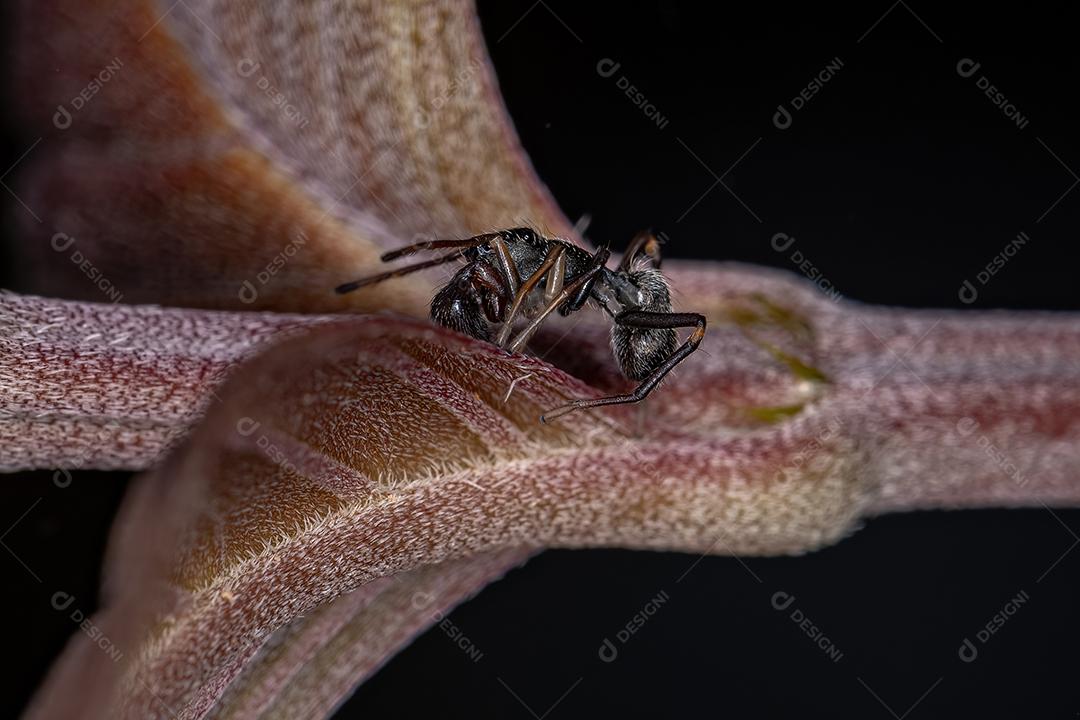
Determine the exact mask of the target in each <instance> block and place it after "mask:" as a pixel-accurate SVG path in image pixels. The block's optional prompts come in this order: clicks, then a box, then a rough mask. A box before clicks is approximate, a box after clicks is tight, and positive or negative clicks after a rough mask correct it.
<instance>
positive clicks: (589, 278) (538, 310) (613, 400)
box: [337, 228, 705, 421]
mask: <svg viewBox="0 0 1080 720" xmlns="http://www.w3.org/2000/svg"><path fill="white" fill-rule="evenodd" d="M438 248H456V250H455V251H454V252H453V253H450V254H449V255H445V256H442V257H439V258H436V259H434V260H428V261H425V262H421V263H416V264H414V265H409V266H406V267H402V268H399V269H397V270H391V271H388V272H385V273H381V274H379V275H373V276H371V277H367V278H363V279H361V280H357V281H354V282H351V283H346V284H344V285H341V286H339V287H338V288H337V292H339V293H346V292H351V291H353V290H356V289H358V288H360V287H363V286H365V285H370V284H373V283H376V282H382V281H384V280H388V279H390V278H392V277H398V276H400V275H405V274H407V273H410V272H414V271H416V270H421V269H423V268H427V267H433V266H435V265H440V264H442V263H446V262H450V261H452V260H458V259H461V260H465V262H466V264H465V265H464V266H463V267H462V268H461V269H460V270H458V272H457V273H456V274H455V275H454V277H453V278H451V280H450V281H449V282H448V283H447V284H446V285H445V286H443V288H442V289H440V290H439V292H438V293H436V295H435V297H434V298H433V299H432V301H431V319H432V320H434V321H435V322H436V323H438V324H440V325H443V326H445V327H448V328H450V329H452V330H456V331H458V332H461V333H464V334H466V335H470V336H472V337H475V338H478V339H480V340H485V341H488V342H494V343H495V344H497V345H499V346H500V347H502V348H504V349H506V350H509V351H511V352H518V351H521V350H522V349H523V348H524V347H525V345H526V343H527V342H528V340H529V338H531V337H532V335H533V333H535V332H536V330H537V329H539V327H540V325H541V324H542V323H543V321H544V319H545V318H546V317H547V316H548V315H550V314H551V313H552V312H555V311H556V310H557V311H558V312H559V313H560V314H562V315H569V314H570V313H572V312H575V311H577V310H580V309H581V308H582V307H583V306H584V305H585V304H586V303H588V302H592V303H593V304H594V305H596V306H597V307H599V308H600V309H601V310H603V311H604V312H606V313H607V314H608V315H610V316H611V318H612V319H613V324H612V330H611V348H612V353H613V354H614V356H615V359H616V362H618V364H619V368H620V370H622V372H623V374H624V375H625V376H626V377H627V378H629V379H631V380H635V381H638V382H639V385H638V387H637V389H636V390H634V391H633V392H632V393H629V394H626V395H614V396H611V397H604V398H595V399H584V400H575V401H573V402H570V403H568V404H566V405H563V406H561V407H559V408H556V409H554V410H553V411H551V412H549V413H546V414H545V415H544V416H541V420H542V421H547V420H552V419H554V418H555V417H558V416H559V415H563V414H565V413H567V412H571V411H573V410H577V409H581V408H587V407H596V406H600V405H615V404H622V403H632V402H638V401H640V400H642V399H644V398H645V396H646V395H648V394H649V392H651V391H652V389H653V388H654V387H656V385H657V384H658V383H659V382H660V380H662V379H663V377H664V376H665V375H666V374H667V373H668V372H670V371H671V369H672V368H673V367H675V365H677V364H678V363H679V362H681V361H682V360H683V359H684V358H685V357H686V356H687V355H689V354H690V353H691V352H693V351H694V350H696V349H697V347H698V345H699V344H700V343H701V339H702V338H703V337H704V334H705V318H704V316H702V315H699V314H696V313H674V312H672V311H671V291H670V289H669V287H668V284H667V280H666V279H665V278H664V276H663V274H662V273H661V272H660V270H659V266H660V252H659V241H658V240H657V239H656V238H655V236H653V235H652V234H651V233H639V234H638V235H637V236H636V237H635V238H634V240H633V241H632V242H631V244H630V247H629V249H628V250H627V252H626V254H625V255H624V256H623V258H622V261H621V262H620V264H619V267H618V268H616V269H615V270H611V269H609V268H607V267H606V263H607V260H608V257H609V255H610V252H609V250H608V248H606V247H602V248H600V249H599V250H597V251H596V252H595V253H590V252H588V251H587V250H585V249H584V248H581V247H579V246H577V245H575V244H573V243H571V242H568V241H566V240H562V239H559V238H547V237H544V236H543V235H541V234H540V233H537V232H535V231H533V230H531V229H529V228H514V229H510V230H501V231H499V232H494V233H488V234H485V235H477V236H475V237H471V238H467V239H464V240H434V241H430V242H427V243H419V244H416V245H410V246H408V247H404V248H401V249H399V250H394V251H392V252H389V253H386V254H385V255H383V257H382V259H383V260H384V261H390V260H394V259H396V258H398V257H402V256H404V255H411V254H413V253H416V252H421V251H424V250H434V249H438ZM642 256H644V259H645V260H646V262H644V263H642V262H638V260H639V259H642ZM650 262H651V267H650V266H649V263H650ZM520 319H524V320H526V321H528V324H527V325H526V327H525V328H524V329H523V330H521V331H520V332H519V333H518V334H517V335H516V336H514V337H513V338H511V335H512V333H513V331H514V328H515V324H516V323H517V321H518V320H520ZM680 327H693V328H694V332H693V333H692V334H691V336H690V337H689V338H688V339H687V341H686V342H684V343H683V344H682V346H679V343H678V337H677V335H676V333H675V329H676V328H680Z"/></svg>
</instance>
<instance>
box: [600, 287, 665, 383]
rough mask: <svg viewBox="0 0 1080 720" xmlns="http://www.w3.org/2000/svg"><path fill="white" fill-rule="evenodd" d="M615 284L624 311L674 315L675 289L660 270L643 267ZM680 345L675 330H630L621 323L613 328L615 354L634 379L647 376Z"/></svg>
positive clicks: (637, 328) (612, 349)
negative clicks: (672, 299) (673, 297)
mask: <svg viewBox="0 0 1080 720" xmlns="http://www.w3.org/2000/svg"><path fill="white" fill-rule="evenodd" d="M613 285H614V286H615V292H616V297H617V298H618V300H619V303H620V305H622V308H623V310H642V311H645V312H655V313H670V312H671V289H670V288H669V287H668V283H667V279H666V278H665V277H664V276H663V274H662V273H661V272H660V271H659V270H656V269H654V268H641V269H637V270H630V271H628V272H622V273H617V274H615V282H614V283H613ZM677 346H678V336H677V335H676V334H675V331H674V330H673V329H671V328H641V327H627V326H626V325H620V324H618V323H616V324H615V325H613V326H612V328H611V351H612V353H613V354H614V355H615V359H616V361H617V362H618V363H619V367H620V368H621V369H622V371H623V374H624V375H626V377H628V378H630V379H631V380H641V379H643V378H645V377H647V376H648V375H649V373H651V372H652V371H653V370H655V369H656V368H657V367H659V366H660V364H661V363H663V362H664V361H665V360H667V359H668V357H670V356H671V354H672V353H673V352H675V348H676V347H677Z"/></svg>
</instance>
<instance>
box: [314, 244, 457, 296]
mask: <svg viewBox="0 0 1080 720" xmlns="http://www.w3.org/2000/svg"><path fill="white" fill-rule="evenodd" d="M462 257H465V249H464V248H463V249H461V250H458V251H457V252H452V253H450V254H449V255H443V256H442V257H438V258H435V259H434V260H425V261H424V262H420V263H416V264H414V265H406V266H405V267H399V268H397V269H396V270H388V271H387V272H384V273H379V274H378V275H371V276H369V277H366V278H361V279H359V280H353V281H352V282H347V283H344V284H343V285H338V286H337V287H336V288H334V292H336V293H337V294H338V295H344V294H345V293H349V292H352V291H353V290H357V289H359V288H362V287H365V286H367V285H374V284H375V283H379V282H382V281H383V280H389V279H390V278H395V277H400V276H402V275H408V274H409V273H414V272H416V271H417V270H424V269H426V268H429V267H435V266H436V265H442V264H444V263H448V262H450V261H452V260H457V259H458V258H462Z"/></svg>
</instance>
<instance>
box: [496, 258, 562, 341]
mask: <svg viewBox="0 0 1080 720" xmlns="http://www.w3.org/2000/svg"><path fill="white" fill-rule="evenodd" d="M552 268H555V270H554V271H553V272H552V273H549V274H548V280H547V286H546V287H545V290H544V299H545V300H549V301H550V299H551V298H550V297H548V295H549V292H550V291H551V289H552V287H553V286H554V280H555V278H558V284H559V288H560V289H561V287H562V278H563V275H565V274H566V249H565V248H563V246H562V245H559V244H558V243H555V244H553V245H552V246H551V249H550V250H548V253H547V256H546V257H545V258H544V261H543V262H542V263H540V267H538V268H537V269H536V272H534V273H533V274H532V275H530V276H529V278H528V279H527V280H526V281H525V282H524V283H522V284H521V286H520V287H519V288H518V289H517V292H516V294H515V295H514V301H513V303H511V305H510V309H509V310H508V311H507V313H506V316H505V317H504V318H503V326H502V329H501V330H499V335H498V337H497V338H496V339H495V344H496V345H498V346H499V347H501V348H505V347H506V341H507V340H509V339H510V333H511V331H512V330H513V329H514V318H516V317H517V314H518V313H519V312H521V306H522V304H523V303H524V302H525V298H526V296H528V294H529V293H530V292H532V289H533V288H534V287H536V286H537V284H538V283H539V282H540V280H542V279H543V277H544V273H546V272H548V270H551V269H552ZM514 273H515V274H516V273H517V270H515V271H514ZM555 292H558V290H556V291H555Z"/></svg>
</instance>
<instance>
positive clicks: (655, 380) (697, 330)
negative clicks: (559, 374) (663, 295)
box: [540, 310, 705, 423]
mask: <svg viewBox="0 0 1080 720" xmlns="http://www.w3.org/2000/svg"><path fill="white" fill-rule="evenodd" d="M615 323H616V324H617V325H622V326H624V327H636V328H648V329H666V328H684V327H692V328H694V332H693V333H691V334H690V337H689V338H687V339H686V342H684V343H683V344H682V345H681V346H680V347H679V348H678V349H677V350H676V351H675V352H673V353H672V354H671V355H670V356H669V357H668V359H667V360H665V361H664V362H662V363H661V364H660V365H659V367H657V368H656V369H655V370H653V371H652V372H651V373H649V375H648V377H646V378H645V379H643V380H642V381H641V383H640V384H639V385H638V386H637V387H636V388H635V389H634V391H633V392H631V393H627V394H626V395H611V396H608V397H601V398H587V399H583V400H574V401H572V402H569V403H567V404H565V405H560V406H559V407H557V408H554V409H552V410H549V411H548V412H546V413H544V414H543V415H541V416H540V422H544V423H547V422H551V421H552V420H554V419H555V418H558V417H561V416H563V415H565V414H567V413H569V412H573V411H574V410H582V409H584V408H591V407H599V406H601V405H623V404H626V403H635V402H638V401H640V400H644V399H645V397H646V396H647V395H648V394H649V393H650V392H652V391H653V389H654V388H655V387H656V386H657V384H659V382H660V381H661V380H663V379H664V376H665V375H667V374H668V373H669V372H671V370H672V368H674V367H675V366H676V365H678V364H679V363H680V362H682V361H683V360H685V359H686V357H687V356H688V355H689V354H690V353H692V352H694V351H695V350H697V349H698V346H699V345H700V344H701V340H702V338H704V337H705V316H704V315H699V314H698V313H664V312H649V311H646V310H625V311H623V312H621V313H619V314H618V315H616V316H615Z"/></svg>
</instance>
